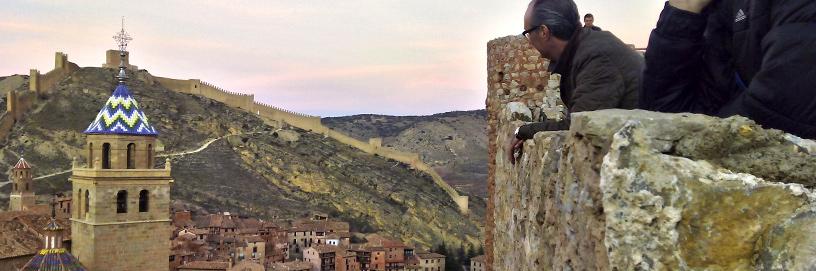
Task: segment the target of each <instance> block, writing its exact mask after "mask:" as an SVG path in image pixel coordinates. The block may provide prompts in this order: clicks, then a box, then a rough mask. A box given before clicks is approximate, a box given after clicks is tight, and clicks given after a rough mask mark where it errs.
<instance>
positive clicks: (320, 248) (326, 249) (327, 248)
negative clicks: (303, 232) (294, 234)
mask: <svg viewBox="0 0 816 271" xmlns="http://www.w3.org/2000/svg"><path fill="white" fill-rule="evenodd" d="M311 248H313V249H315V250H317V253H321V254H323V253H332V252H333V253H339V252H343V251H345V250H346V249H344V248H342V247H338V246H331V245H316V246H312V247H311Z"/></svg>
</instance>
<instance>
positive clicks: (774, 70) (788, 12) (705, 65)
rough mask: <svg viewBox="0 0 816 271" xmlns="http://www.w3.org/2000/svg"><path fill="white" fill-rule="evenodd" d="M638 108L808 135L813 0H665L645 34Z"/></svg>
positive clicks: (815, 50) (815, 128)
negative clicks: (739, 120)
mask: <svg viewBox="0 0 816 271" xmlns="http://www.w3.org/2000/svg"><path fill="white" fill-rule="evenodd" d="M639 105H640V107H641V108H643V109H646V110H653V111H662V112H692V113H702V114H708V115H714V116H719V117H728V116H734V115H741V116H744V117H747V118H750V119H752V120H754V121H756V122H757V123H759V124H760V125H762V126H763V127H765V128H774V129H779V130H783V131H786V132H789V133H791V134H794V135H797V136H799V137H803V138H809V139H816V1H814V0H787V1H774V0H714V1H712V0H670V1H668V2H667V3H666V5H665V7H664V9H663V12H662V13H661V14H660V19H659V20H658V22H657V27H656V28H655V29H654V30H653V31H652V34H651V36H650V38H649V46H648V48H647V50H646V69H645V71H644V74H643V89H642V91H641V92H640V95H639Z"/></svg>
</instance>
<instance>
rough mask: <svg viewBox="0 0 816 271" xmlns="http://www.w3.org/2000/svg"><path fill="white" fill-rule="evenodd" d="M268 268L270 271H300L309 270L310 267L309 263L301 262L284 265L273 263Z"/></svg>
mask: <svg viewBox="0 0 816 271" xmlns="http://www.w3.org/2000/svg"><path fill="white" fill-rule="evenodd" d="M269 268H270V270H272V271H300V270H311V269H312V265H311V264H310V263H307V262H303V261H294V262H285V263H273V264H271V265H270V266H269Z"/></svg>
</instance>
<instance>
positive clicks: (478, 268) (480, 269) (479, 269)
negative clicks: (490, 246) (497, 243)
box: [470, 255, 487, 271]
mask: <svg viewBox="0 0 816 271" xmlns="http://www.w3.org/2000/svg"><path fill="white" fill-rule="evenodd" d="M485 270H487V266H486V265H485V256H484V255H479V256H476V257H473V258H470V271H485Z"/></svg>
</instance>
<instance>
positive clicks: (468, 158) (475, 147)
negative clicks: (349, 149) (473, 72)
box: [323, 110, 487, 198]
mask: <svg viewBox="0 0 816 271" xmlns="http://www.w3.org/2000/svg"><path fill="white" fill-rule="evenodd" d="M323 124H324V125H326V126H328V127H331V128H332V129H335V130H338V131H342V132H344V133H347V134H349V135H351V136H353V137H356V138H358V139H361V140H367V139H368V138H372V137H382V138H383V146H388V147H394V148H396V149H398V150H401V151H407V152H415V153H419V154H420V157H421V158H422V160H423V161H425V163H428V164H429V165H431V166H433V167H434V168H435V169H436V171H437V172H438V173H439V174H440V175H441V176H442V177H443V178H444V179H445V181H447V182H448V183H450V184H451V185H453V186H454V187H456V188H458V189H460V190H462V191H465V192H467V193H469V194H471V195H475V196H478V197H482V198H486V197H487V181H486V178H487V168H486V167H485V166H484V165H485V164H486V163H487V131H486V130H485V129H486V127H487V121H486V113H485V111H484V110H474V111H456V112H448V113H441V114H435V115H431V116H384V115H354V116H346V117H333V118H323Z"/></svg>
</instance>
